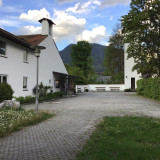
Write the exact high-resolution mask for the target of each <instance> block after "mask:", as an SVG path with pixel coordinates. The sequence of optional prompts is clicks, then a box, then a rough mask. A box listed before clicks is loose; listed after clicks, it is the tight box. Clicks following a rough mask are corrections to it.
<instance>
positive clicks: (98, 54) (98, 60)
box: [60, 43, 106, 72]
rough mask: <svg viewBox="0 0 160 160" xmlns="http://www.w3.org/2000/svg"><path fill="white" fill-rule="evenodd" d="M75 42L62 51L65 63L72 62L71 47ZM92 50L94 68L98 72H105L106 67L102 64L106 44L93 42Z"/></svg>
mask: <svg viewBox="0 0 160 160" xmlns="http://www.w3.org/2000/svg"><path fill="white" fill-rule="evenodd" d="M72 45H73V44H70V45H68V46H67V47H66V48H64V49H63V50H62V51H60V55H61V57H62V60H63V62H64V64H69V63H70V62H71V56H70V52H71V48H72ZM90 45H91V46H92V51H91V56H92V59H93V68H94V70H95V71H96V72H104V67H103V66H102V64H103V60H104V53H105V51H104V49H105V48H106V46H103V45H100V44H97V43H91V44H90Z"/></svg>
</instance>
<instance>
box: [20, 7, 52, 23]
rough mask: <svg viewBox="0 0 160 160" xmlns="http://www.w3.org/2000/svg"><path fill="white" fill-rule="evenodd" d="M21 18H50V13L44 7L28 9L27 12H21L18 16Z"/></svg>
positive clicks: (35, 19) (34, 19) (33, 19)
mask: <svg viewBox="0 0 160 160" xmlns="http://www.w3.org/2000/svg"><path fill="white" fill-rule="evenodd" d="M19 18H20V19H22V20H31V21H38V20H39V19H41V18H50V13H49V12H48V11H47V10H46V9H45V8H43V9H41V10H29V11H28V13H22V14H21V15H20V17H19Z"/></svg>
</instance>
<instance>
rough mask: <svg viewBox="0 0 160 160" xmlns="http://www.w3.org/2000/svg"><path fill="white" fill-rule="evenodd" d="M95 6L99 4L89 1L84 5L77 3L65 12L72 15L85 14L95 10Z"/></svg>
mask: <svg viewBox="0 0 160 160" xmlns="http://www.w3.org/2000/svg"><path fill="white" fill-rule="evenodd" d="M95 5H98V6H99V5H100V2H99V1H98V0H89V1H88V2H85V3H77V4H75V6H74V7H70V8H68V9H67V10H66V11H67V12H73V13H85V12H88V11H90V10H92V9H95Z"/></svg>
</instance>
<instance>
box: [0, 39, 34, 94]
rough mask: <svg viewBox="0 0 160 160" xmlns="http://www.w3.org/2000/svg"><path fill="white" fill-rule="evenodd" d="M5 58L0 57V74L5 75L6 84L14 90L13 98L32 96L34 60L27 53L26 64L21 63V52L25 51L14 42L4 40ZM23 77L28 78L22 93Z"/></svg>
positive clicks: (30, 53) (29, 53)
mask: <svg viewBox="0 0 160 160" xmlns="http://www.w3.org/2000/svg"><path fill="white" fill-rule="evenodd" d="M0 39H1V40H3V41H5V42H6V58H4V57H0V74H5V75H7V82H8V83H9V84H10V85H11V87H12V88H13V90H14V96H26V95H32V89H33V86H35V83H36V79H35V78H36V77H35V75H36V58H35V56H34V54H33V52H32V51H29V52H28V63H24V62H23V52H24V51H25V50H26V49H27V48H24V47H22V46H20V45H18V44H16V43H14V42H11V41H8V40H5V39H3V38H1V37H0ZM23 76H25V77H28V87H27V89H28V90H27V91H23Z"/></svg>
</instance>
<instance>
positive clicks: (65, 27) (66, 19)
mask: <svg viewBox="0 0 160 160" xmlns="http://www.w3.org/2000/svg"><path fill="white" fill-rule="evenodd" d="M54 21H55V23H56V25H55V26H54V27H53V35H54V38H56V40H62V39H63V40H64V39H70V40H71V39H74V37H75V35H77V34H80V33H81V32H82V31H83V30H84V29H85V24H86V20H85V19H84V18H80V19H78V18H76V17H74V16H72V15H69V14H68V13H66V12H65V11H57V10H54Z"/></svg>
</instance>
